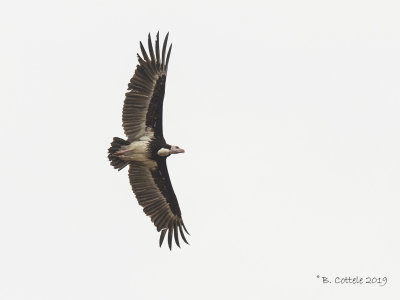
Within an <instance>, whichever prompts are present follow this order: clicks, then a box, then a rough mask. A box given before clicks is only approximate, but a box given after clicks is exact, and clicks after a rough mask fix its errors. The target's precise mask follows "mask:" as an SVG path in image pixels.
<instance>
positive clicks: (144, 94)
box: [122, 33, 171, 141]
mask: <svg viewBox="0 0 400 300" xmlns="http://www.w3.org/2000/svg"><path fill="white" fill-rule="evenodd" d="M167 43H168V34H167V35H166V37H165V39H164V44H163V49H162V63H160V43H159V34H158V33H157V37H156V42H155V46H154V47H155V52H154V47H153V43H152V40H151V36H150V34H149V35H148V51H146V49H145V48H144V46H143V44H142V42H140V52H141V54H142V56H140V55H139V54H137V58H138V62H139V64H138V65H137V67H136V70H135V73H134V75H133V77H132V79H131V80H130V83H129V84H128V92H127V93H126V94H125V96H126V97H125V102H124V108H123V111H122V126H123V128H124V131H125V134H126V135H127V137H128V141H134V140H136V139H138V138H140V137H141V136H143V135H144V134H145V133H146V132H147V130H148V129H150V130H151V131H152V132H154V134H155V135H156V136H158V137H162V136H163V130H162V111H163V102H164V93H165V82H166V75H167V68H166V66H167V65H168V60H169V55H170V51H171V47H170V48H169V51H168V54H167V61H166V62H165V51H166V47H167Z"/></svg>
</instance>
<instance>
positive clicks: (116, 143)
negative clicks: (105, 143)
mask: <svg viewBox="0 0 400 300" xmlns="http://www.w3.org/2000/svg"><path fill="white" fill-rule="evenodd" d="M129 144H130V142H128V141H126V140H124V139H121V138H119V137H115V138H113V141H112V142H111V147H110V148H108V159H109V160H110V164H111V165H112V166H113V167H114V169H118V171H120V170H122V169H123V168H124V167H126V166H127V165H128V164H129V162H127V161H125V160H122V159H120V158H119V157H118V156H117V155H115V152H117V151H119V150H121V147H122V146H127V145H129Z"/></svg>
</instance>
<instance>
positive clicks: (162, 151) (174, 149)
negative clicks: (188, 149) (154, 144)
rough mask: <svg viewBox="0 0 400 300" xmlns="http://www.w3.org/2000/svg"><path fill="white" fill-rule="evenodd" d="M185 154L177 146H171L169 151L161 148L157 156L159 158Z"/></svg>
mask: <svg viewBox="0 0 400 300" xmlns="http://www.w3.org/2000/svg"><path fill="white" fill-rule="evenodd" d="M178 153H185V150H183V149H181V148H179V147H178V146H171V149H168V148H161V149H160V150H158V152H157V154H158V155H160V156H168V155H170V154H178Z"/></svg>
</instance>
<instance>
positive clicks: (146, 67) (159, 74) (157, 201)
mask: <svg viewBox="0 0 400 300" xmlns="http://www.w3.org/2000/svg"><path fill="white" fill-rule="evenodd" d="M167 43H168V34H167V35H166V36H165V39H164V43H163V46H162V51H161V52H160V42H159V34H158V33H157V37H156V41H155V45H154V48H153V43H152V41H151V37H150V34H149V36H148V52H146V50H145V48H144V47H143V44H142V43H141V42H140V50H141V52H142V57H141V56H140V55H139V54H138V55H137V56H138V60H139V64H138V65H137V67H136V70H135V74H134V75H133V77H132V79H131V81H130V83H129V84H128V92H127V93H126V94H125V96H126V98H125V102H124V107H123V112H122V126H123V128H124V131H125V134H126V136H127V140H124V139H121V138H118V137H115V138H114V139H113V141H112V143H111V147H110V148H109V149H108V153H109V154H108V158H109V160H110V162H111V165H112V166H113V167H114V168H115V169H118V170H121V169H122V168H124V167H125V166H127V165H129V180H130V183H131V185H132V190H133V192H134V193H135V195H136V198H137V200H138V202H139V204H140V205H141V206H142V207H143V211H144V212H145V214H146V215H148V216H149V217H150V218H151V221H152V222H153V223H154V225H155V226H156V228H157V231H161V235H160V242H159V244H160V247H161V245H162V242H163V240H164V237H165V235H166V234H167V233H168V246H169V248H170V249H171V247H172V238H173V237H174V239H175V242H176V244H177V245H178V247H180V245H179V236H178V231H179V234H180V236H181V237H182V239H183V241H184V242H185V243H188V242H187V241H186V238H185V235H184V232H183V230H185V231H186V233H188V232H187V230H186V228H185V225H184V224H183V220H182V214H181V210H180V208H179V204H178V200H177V199H176V196H175V193H174V189H173V188H172V184H171V180H170V178H169V174H168V169H167V157H169V156H170V155H171V154H177V153H183V152H185V151H184V150H183V149H181V148H179V147H178V146H173V145H169V144H167V143H166V142H165V139H164V137H163V127H162V116H163V101H164V93H165V81H166V78H167V70H168V61H169V57H170V54H171V47H172V44H171V45H170V46H169V49H168V52H167V51H166V50H167ZM154 50H155V51H154Z"/></svg>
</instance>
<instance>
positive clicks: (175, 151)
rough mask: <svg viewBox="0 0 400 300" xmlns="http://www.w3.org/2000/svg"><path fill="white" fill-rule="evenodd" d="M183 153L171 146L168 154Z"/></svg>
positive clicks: (181, 150)
mask: <svg viewBox="0 0 400 300" xmlns="http://www.w3.org/2000/svg"><path fill="white" fill-rule="evenodd" d="M178 153H185V150H183V149H181V148H179V147H178V146H171V150H170V154H178Z"/></svg>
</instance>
